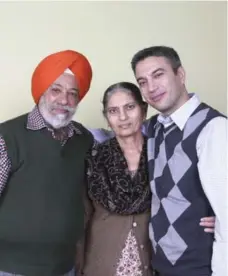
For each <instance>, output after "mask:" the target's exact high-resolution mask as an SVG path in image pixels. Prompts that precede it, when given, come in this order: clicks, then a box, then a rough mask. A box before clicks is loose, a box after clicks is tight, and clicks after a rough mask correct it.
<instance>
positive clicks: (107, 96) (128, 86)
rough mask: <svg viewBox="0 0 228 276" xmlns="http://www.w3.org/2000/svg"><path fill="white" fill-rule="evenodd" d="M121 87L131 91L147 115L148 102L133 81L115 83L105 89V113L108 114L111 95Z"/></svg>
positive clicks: (103, 101)
mask: <svg viewBox="0 0 228 276" xmlns="http://www.w3.org/2000/svg"><path fill="white" fill-rule="evenodd" d="M119 89H123V90H126V91H129V92H130V94H131V96H132V97H133V98H134V100H135V101H136V102H137V103H138V104H139V105H140V106H141V107H142V110H143V112H145V115H146V113H147V109H148V104H147V103H146V102H144V101H143V98H142V95H141V92H140V90H139V88H138V87H137V86H136V85H135V84H134V83H131V82H118V83H114V84H112V85H110V86H109V87H108V88H107V89H106V90H105V92H104V96H103V100H102V103H103V113H104V114H106V110H107V105H108V101H109V99H110V97H111V96H112V95H113V94H114V93H115V92H116V91H117V90H119Z"/></svg>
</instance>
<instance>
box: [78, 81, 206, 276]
mask: <svg viewBox="0 0 228 276" xmlns="http://www.w3.org/2000/svg"><path fill="white" fill-rule="evenodd" d="M103 113H104V116H105V118H106V119H107V122H108V124H109V126H110V127H111V129H112V130H113V131H114V133H115V137H114V138H111V139H110V140H108V141H106V142H104V143H101V144H99V145H98V146H97V147H96V149H94V150H93V152H92V154H91V156H90V157H89V158H88V172H87V177H88V199H87V230H86V239H85V254H84V256H85V260H84V265H83V269H82V270H83V275H85V276H94V275H96V276H150V275H153V271H152V268H151V267H150V260H151V252H150V250H151V242H150V240H149V237H148V222H149V218H150V207H151V206H150V200H151V194H150V187H149V181H148V174H147V143H146V141H147V139H146V137H145V136H144V135H143V134H142V131H141V126H142V123H143V121H144V120H145V118H146V113H147V104H146V103H145V102H144V101H143V99H142V97H141V93H140V91H139V89H138V88H137V86H135V85H134V84H132V83H127V82H121V83H117V84H114V85H112V86H110V87H109V88H108V89H107V90H106V91H105V93H104V97H103ZM206 225H207V224H206Z"/></svg>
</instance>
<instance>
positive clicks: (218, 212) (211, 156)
mask: <svg viewBox="0 0 228 276" xmlns="http://www.w3.org/2000/svg"><path fill="white" fill-rule="evenodd" d="M196 147H197V154H198V158H199V162H198V170H199V176H200V180H201V183H202V187H203V189H204V192H205V194H206V196H207V198H208V200H209V202H210V204H211V207H212V209H213V211H214V213H215V217H216V220H215V241H214V244H213V256H212V263H211V267H212V275H213V276H223V275H224V276H225V275H227V264H228V256H227V245H228V243H227V235H228V228H227V212H228V197H227V120H226V118H224V117H217V118H215V119H212V120H211V121H210V122H209V123H208V124H207V125H206V126H205V128H204V129H203V130H202V132H201V134H200V136H199V137H198V140H197V145H196Z"/></svg>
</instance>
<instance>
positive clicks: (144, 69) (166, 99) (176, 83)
mask: <svg viewBox="0 0 228 276" xmlns="http://www.w3.org/2000/svg"><path fill="white" fill-rule="evenodd" d="M135 76H136V79H137V82H138V85H139V87H140V90H141V93H142V95H143V97H144V98H145V100H146V101H147V102H148V104H150V105H151V106H152V107H154V108H155V109H157V110H158V111H160V112H161V113H163V114H166V115H169V114H171V113H172V112H174V111H175V110H176V109H177V108H178V107H180V106H181V105H182V104H183V103H184V102H185V101H186V93H185V85H184V83H185V72H184V69H183V67H181V66H180V67H179V68H178V69H177V72H176V73H175V72H174V71H173V68H172V66H171V64H170V63H169V60H168V59H167V58H165V57H154V56H152V57H147V58H145V59H143V60H141V61H139V62H138V63H137V64H136V68H135Z"/></svg>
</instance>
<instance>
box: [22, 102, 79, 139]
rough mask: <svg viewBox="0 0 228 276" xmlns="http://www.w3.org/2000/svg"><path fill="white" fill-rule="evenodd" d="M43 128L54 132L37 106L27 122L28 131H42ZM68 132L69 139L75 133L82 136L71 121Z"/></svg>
mask: <svg viewBox="0 0 228 276" xmlns="http://www.w3.org/2000/svg"><path fill="white" fill-rule="evenodd" d="M43 128H47V129H48V130H50V131H53V129H51V128H50V127H49V126H48V125H47V124H46V122H45V121H44V118H43V116H42V115H41V114H40V111H39V108H38V106H37V105H36V106H35V107H34V108H33V110H32V111H31V112H30V113H29V114H28V120H27V129H30V130H41V129H43ZM67 131H68V134H69V137H71V136H73V133H74V132H75V133H76V134H82V132H81V130H80V129H79V128H77V127H76V126H75V124H74V123H73V122H72V121H71V122H70V123H69V125H68V126H67Z"/></svg>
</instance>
